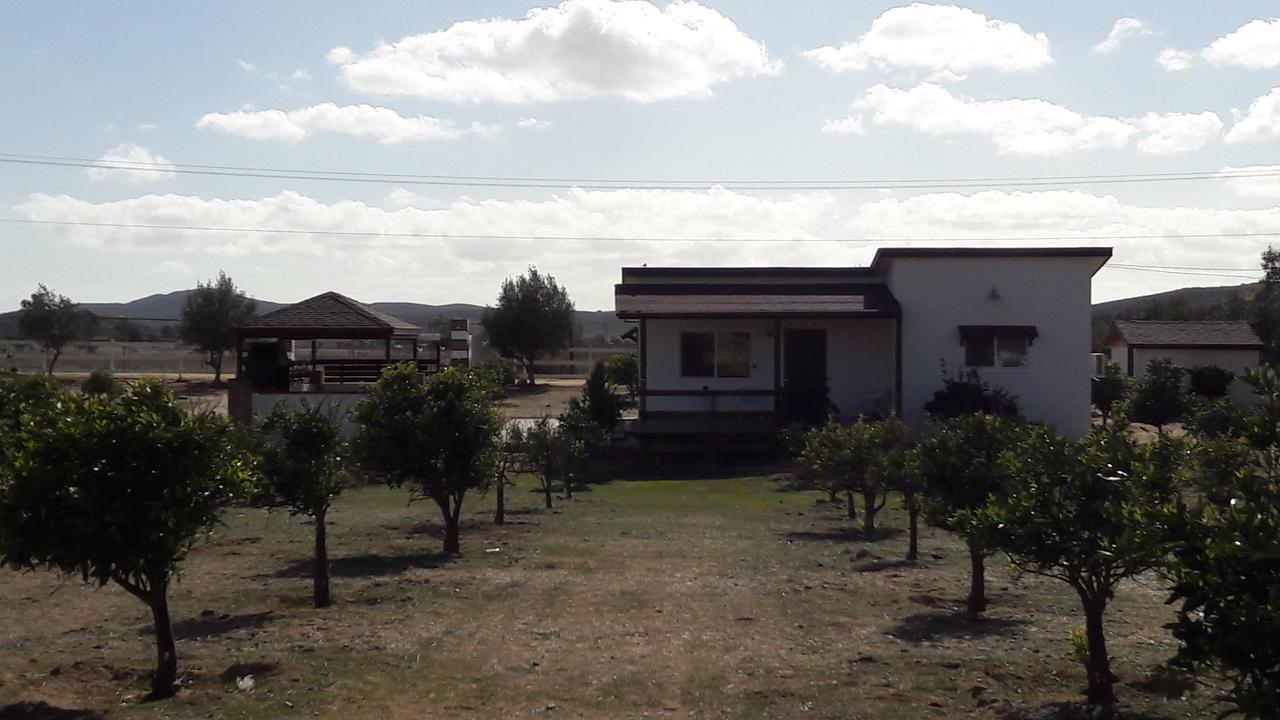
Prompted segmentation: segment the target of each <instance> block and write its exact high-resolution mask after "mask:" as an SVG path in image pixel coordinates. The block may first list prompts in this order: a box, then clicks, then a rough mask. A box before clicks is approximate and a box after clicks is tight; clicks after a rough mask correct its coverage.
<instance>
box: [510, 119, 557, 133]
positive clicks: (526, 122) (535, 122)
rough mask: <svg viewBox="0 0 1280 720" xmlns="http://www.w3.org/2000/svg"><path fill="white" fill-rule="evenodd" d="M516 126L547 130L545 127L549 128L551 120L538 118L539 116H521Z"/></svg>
mask: <svg viewBox="0 0 1280 720" xmlns="http://www.w3.org/2000/svg"><path fill="white" fill-rule="evenodd" d="M516 127H518V128H532V129H535V130H545V129H547V128H549V127H551V121H550V120H540V119H538V118H534V117H524V118H520V119H519V120H517V121H516Z"/></svg>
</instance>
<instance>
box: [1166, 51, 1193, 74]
mask: <svg viewBox="0 0 1280 720" xmlns="http://www.w3.org/2000/svg"><path fill="white" fill-rule="evenodd" d="M1195 58H1196V56H1195V55H1193V54H1191V53H1189V52H1187V51H1186V50H1177V49H1174V48H1165V49H1163V50H1161V51H1160V54H1159V55H1157V56H1156V64H1157V65H1159V66H1160V67H1162V68H1164V69H1165V70H1168V71H1169V72H1181V71H1183V70H1189V69H1190V68H1191V63H1192V62H1194V61H1195Z"/></svg>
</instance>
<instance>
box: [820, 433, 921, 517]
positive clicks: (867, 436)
mask: <svg viewBox="0 0 1280 720" xmlns="http://www.w3.org/2000/svg"><path fill="white" fill-rule="evenodd" d="M908 439H909V432H908V430H907V427H906V425H905V424H904V423H903V422H902V421H901V420H899V419H898V418H896V417H892V418H888V419H885V420H881V421H878V422H871V421H867V420H858V421H857V422H855V423H853V424H851V425H845V424H841V423H838V422H836V421H834V420H832V421H828V422H827V423H826V424H825V425H820V426H818V427H814V428H811V429H810V430H809V431H808V432H807V433H806V434H805V436H804V446H803V449H802V450H801V451H800V457H799V459H800V461H801V462H802V463H804V464H805V465H807V466H808V467H809V469H810V470H812V471H813V475H814V477H815V478H816V479H817V481H818V483H819V485H820V486H821V487H823V488H824V489H828V492H830V493H832V494H835V493H840V492H843V493H845V496H846V501H847V502H848V514H849V517H850V518H852V517H853V516H854V503H853V495H854V494H858V495H861V496H862V499H863V513H862V524H863V529H864V530H866V531H868V532H870V531H873V530H875V517H876V513H877V512H879V510H880V509H881V508H883V507H884V503H885V498H886V496H887V492H888V489H889V487H890V485H891V484H893V483H897V482H899V475H900V474H901V468H902V464H903V453H904V452H905V449H906V445H907V442H908Z"/></svg>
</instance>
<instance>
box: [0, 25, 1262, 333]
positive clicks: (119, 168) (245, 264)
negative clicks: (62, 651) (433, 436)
mask: <svg viewBox="0 0 1280 720" xmlns="http://www.w3.org/2000/svg"><path fill="white" fill-rule="evenodd" d="M0 14H2V16H3V17H4V18H5V22H4V23H2V24H0V103H2V105H3V107H4V108H5V112H3V113H0V247H3V249H4V262H3V263H0V307H4V308H9V307H12V308H16V307H17V305H18V302H19V300H20V299H21V298H22V297H24V296H26V295H29V294H30V293H31V292H32V291H33V290H34V289H35V287H36V285H37V283H44V284H46V285H48V286H49V287H50V288H52V289H54V290H55V291H57V292H60V293H63V294H66V295H68V296H70V297H72V298H74V299H76V300H79V301H86V302H88V301H94V302H104V301H124V300H130V299H133V298H137V297H141V296H145V295H149V294H151V293H157V292H169V291H172V290H178V289H184V288H188V287H192V286H193V285H194V284H195V283H196V281H198V280H208V279H210V278H213V277H215V276H216V275H217V273H218V272H219V271H225V272H227V273H228V274H229V275H230V276H231V277H232V278H233V279H234V280H235V282H236V283H237V285H239V286H240V287H241V288H242V289H243V290H244V291H246V292H247V293H248V294H250V295H252V296H255V297H258V298H262V299H267V300H273V301H280V302H292V301H296V300H301V299H303V298H306V297H309V296H312V295H315V294H318V293H321V292H324V291H327V290H336V291H339V292H342V293H345V294H347V295H350V296H352V297H355V298H357V299H360V300H364V301H367V302H374V301H393V300H394V301H412V302H423V303H431V304H442V303H449V302H470V303H477V304H484V303H492V302H493V301H494V299H495V297H496V295H497V292H498V287H499V285H500V283H501V281H502V280H503V278H506V277H509V276H513V275H517V274H520V273H521V272H523V271H524V270H525V269H526V268H527V267H528V266H529V265H537V267H538V269H539V270H541V271H543V272H546V273H549V274H551V275H554V276H555V277H556V278H557V279H558V280H559V281H560V282H561V283H562V284H563V285H564V286H565V287H566V288H567V289H568V290H569V292H570V295H571V296H572V297H573V298H574V300H575V301H576V303H577V305H578V307H579V308H580V309H611V308H612V291H613V290H612V286H613V284H614V283H615V282H617V281H618V280H619V268H620V267H622V266H626V265H640V264H647V265H649V266H661V265H682V266H689V265H722V266H723V265H824V266H832V265H836V266H838V265H862V264H866V263H867V262H869V261H870V259H871V256H872V255H873V253H874V251H875V249H876V248H877V247H893V246H904V245H917V246H922V245H932V246H976V247H985V246H995V247H1009V246H1033V247H1034V246H1061V245H1108V246H1112V247H1114V248H1115V253H1114V258H1113V260H1112V263H1111V265H1110V266H1108V267H1106V268H1104V269H1103V270H1102V271H1100V272H1099V274H1098V275H1097V276H1096V277H1095V279H1094V286H1093V292H1094V298H1095V300H1107V299H1114V298H1118V297H1127V296H1133V295H1140V294H1146V293H1150V292H1157V291H1161V290H1168V289H1173V288H1176V287H1183V286H1193V285H1200V286H1207V285H1230V284H1238V283H1242V282H1247V281H1248V280H1249V279H1250V278H1254V277H1257V276H1258V275H1259V273H1258V272H1257V271H1256V268H1257V266H1258V258H1259V254H1260V253H1261V251H1262V250H1263V249H1264V248H1265V247H1266V246H1267V245H1268V243H1272V242H1276V243H1278V244H1280V159H1278V156H1280V17H1276V16H1280V9H1278V8H1277V6H1276V5H1275V3H1274V2H1228V1H1223V2H1214V3H1204V2H1191V1H1186V2H1180V1H1174V0H1160V1H1158V2H1156V1H1153V2H1125V3H1113V2H1072V3H1027V2H973V3H966V4H964V5H950V4H919V3H918V4H901V3H899V4H893V3H876V2H819V1H812V2H794V3H777V2H771V1H764V0H760V1H747V0H742V1H740V2H719V1H715V0H702V1H701V2H672V3H666V2H655V3H648V2H642V1H639V0H634V1H626V2H616V1H613V0H566V1H565V2H563V3H560V4H548V5H531V4H529V3H528V2H523V3H518V2H445V1H435V2H430V3H421V2H376V1H371V2H363V3H359V4H351V3H340V2H323V1H309V2H284V1H275V2H270V3H261V2H247V1H245V2H239V1H233V0H227V1H224V2H218V3H169V2H129V3H72V2H49V3H23V2H16V1H11V0H0ZM1187 175H1190V176H1191V178H1192V179H1187V178H1186V176H1187ZM1082 177H1083V178H1086V179H1088V180H1089V181H1088V182H1085V181H1082V180H1081V179H1080V178H1082ZM268 230H269V231H270V232H266V231H268ZM1268 233H1271V234H1270V235H1269V234H1268Z"/></svg>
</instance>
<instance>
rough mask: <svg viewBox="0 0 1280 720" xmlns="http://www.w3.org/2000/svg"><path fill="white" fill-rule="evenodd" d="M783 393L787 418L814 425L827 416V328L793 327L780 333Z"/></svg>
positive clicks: (828, 403)
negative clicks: (782, 333) (781, 341)
mask: <svg viewBox="0 0 1280 720" xmlns="http://www.w3.org/2000/svg"><path fill="white" fill-rule="evenodd" d="M782 366H783V368H784V371H783V388H784V389H783V393H784V397H785V401H786V405H785V407H786V413H787V419H788V420H789V421H791V422H799V423H801V424H803V425H806V426H809V425H816V424H818V423H821V422H823V421H825V420H826V419H827V412H828V407H829V405H830V401H829V399H828V396H829V391H828V388H827V331H826V330H822V329H813V328H793V329H789V330H787V331H786V332H785V334H784V335H783V343H782Z"/></svg>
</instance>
